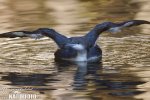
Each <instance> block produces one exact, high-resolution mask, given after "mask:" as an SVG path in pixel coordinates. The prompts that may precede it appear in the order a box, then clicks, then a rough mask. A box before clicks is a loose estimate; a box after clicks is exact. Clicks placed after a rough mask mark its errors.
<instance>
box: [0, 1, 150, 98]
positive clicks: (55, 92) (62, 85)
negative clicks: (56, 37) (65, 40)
mask: <svg viewBox="0 0 150 100" xmlns="http://www.w3.org/2000/svg"><path fill="white" fill-rule="evenodd" d="M149 5H150V1H149V0H36V1H35V0H1V1H0V13H1V16H0V27H1V28H0V29H1V30H0V33H3V32H8V31H15V30H35V29H37V28H40V27H48V28H53V29H55V30H56V31H58V32H60V33H62V34H64V35H67V36H69V37H70V36H81V35H84V34H86V33H87V32H88V31H89V30H91V29H92V28H93V27H94V26H95V25H96V24H98V23H101V22H104V21H113V22H117V21H123V20H129V19H143V20H149V21H150V19H149V15H150V7H149ZM149 33H150V26H148V25H142V26H139V27H134V28H131V29H129V30H124V31H123V32H121V33H117V34H111V33H106V32H105V33H103V34H102V35H101V36H100V38H99V40H98V44H99V45H100V46H101V49H102V50H103V60H102V63H99V64H87V63H76V64H69V63H66V62H61V63H56V62H55V61H54V55H53V54H54V52H55V50H56V49H57V46H56V45H55V43H54V42H53V41H52V40H51V39H49V38H43V39H40V40H33V39H29V38H14V39H8V38H3V39H2V38H1V39H0V51H1V53H0V67H1V71H0V77H1V79H0V86H1V89H0V92H1V93H0V99H2V100H3V99H10V98H9V97H10V95H12V94H18V95H19V94H20V95H21V94H31V95H36V98H35V99H39V100H149V99H150V97H149V94H150V81H149V80H150V74H149V73H150V53H149V52H150V45H149V44H150V35H149ZM13 99H15V100H17V99H18V100H19V98H13ZM28 99H29V98H28ZM32 99H33V98H32Z"/></svg>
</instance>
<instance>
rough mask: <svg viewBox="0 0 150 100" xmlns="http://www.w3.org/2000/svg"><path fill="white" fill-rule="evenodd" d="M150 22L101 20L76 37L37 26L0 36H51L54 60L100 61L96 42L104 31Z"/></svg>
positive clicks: (119, 30) (99, 50)
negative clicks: (53, 45)
mask: <svg viewBox="0 0 150 100" xmlns="http://www.w3.org/2000/svg"><path fill="white" fill-rule="evenodd" d="M141 24H150V22H149V21H146V20H128V21H122V22H116V23H113V22H108V21H107V22H103V23H100V24H97V25H95V27H94V28H92V29H91V30H90V31H89V32H88V33H87V34H85V35H83V36H78V37H67V36H65V35H63V34H60V33H58V32H57V31H56V30H54V29H51V28H39V29H36V30H34V31H12V32H6V33H1V34H0V38H16V37H21V38H23V37H29V38H34V39H40V38H42V37H45V36H46V37H49V38H51V39H52V40H53V41H54V42H55V43H56V44H57V46H58V49H57V50H56V52H55V53H54V56H55V60H56V61H71V62H92V63H94V62H100V61H101V60H102V50H101V48H100V47H99V45H98V44H97V42H96V41H97V39H98V37H99V35H100V34H101V33H103V32H105V31H107V32H111V33H116V32H121V31H122V29H124V28H128V27H132V26H138V25H141Z"/></svg>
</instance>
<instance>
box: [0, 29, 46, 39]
mask: <svg viewBox="0 0 150 100" xmlns="http://www.w3.org/2000/svg"><path fill="white" fill-rule="evenodd" d="M43 36H44V35H43V34H42V33H37V32H34V31H33V32H29V31H13V32H6V33H1V34H0V38H16V37H30V38H34V39H39V38H41V37H43Z"/></svg>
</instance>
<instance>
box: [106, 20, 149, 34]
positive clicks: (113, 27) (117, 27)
mask: <svg viewBox="0 0 150 100" xmlns="http://www.w3.org/2000/svg"><path fill="white" fill-rule="evenodd" d="M141 24H150V22H149V21H145V20H130V21H125V22H120V23H111V24H110V28H109V30H108V31H109V32H120V31H121V29H123V28H127V27H132V26H137V25H141Z"/></svg>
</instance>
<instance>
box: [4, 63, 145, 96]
mask: <svg viewBox="0 0 150 100" xmlns="http://www.w3.org/2000/svg"><path fill="white" fill-rule="evenodd" d="M56 67H57V70H58V71H57V73H55V75H54V74H29V75H23V74H21V73H12V72H11V73H7V75H5V76H2V78H1V80H3V81H9V82H10V83H9V84H7V85H11V86H13V85H15V86H16V85H19V86H20V85H21V86H45V87H49V89H50V90H53V89H54V90H57V89H58V90H59V87H57V86H54V87H53V85H55V84H61V85H62V83H61V81H62V80H64V79H65V77H67V76H63V78H58V77H57V75H60V74H62V73H67V72H68V71H70V70H71V69H70V68H71V67H76V70H74V73H71V74H72V77H73V78H70V79H69V78H68V79H67V80H72V79H73V80H72V81H73V82H72V84H70V87H72V90H73V91H78V92H80V90H85V91H87V90H89V92H90V93H97V92H98V93H99V92H100V91H101V93H103V91H109V92H108V94H109V95H116V96H133V95H136V94H140V93H143V91H139V90H138V89H137V86H138V85H141V84H143V83H145V82H144V81H140V79H136V80H133V81H131V80H122V78H125V77H128V75H127V76H126V75H124V76H123V77H122V76H120V77H116V78H118V79H117V81H116V80H114V79H113V78H114V77H113V75H114V73H109V74H108V73H102V70H103V66H102V63H86V62H78V63H68V62H61V63H59V62H57V63H56ZM115 74H116V73H115ZM64 75H68V74H64ZM119 75H120V73H119V72H118V73H117V75H115V76H119ZM70 76H71V75H70ZM131 77H132V76H131ZM111 78H112V79H111ZM91 83H92V86H91V85H90V84H91ZM46 89H47V88H46ZM43 91H44V90H43ZM114 91H115V92H114ZM99 95H101V94H99Z"/></svg>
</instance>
